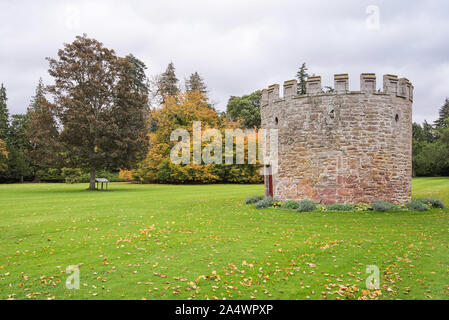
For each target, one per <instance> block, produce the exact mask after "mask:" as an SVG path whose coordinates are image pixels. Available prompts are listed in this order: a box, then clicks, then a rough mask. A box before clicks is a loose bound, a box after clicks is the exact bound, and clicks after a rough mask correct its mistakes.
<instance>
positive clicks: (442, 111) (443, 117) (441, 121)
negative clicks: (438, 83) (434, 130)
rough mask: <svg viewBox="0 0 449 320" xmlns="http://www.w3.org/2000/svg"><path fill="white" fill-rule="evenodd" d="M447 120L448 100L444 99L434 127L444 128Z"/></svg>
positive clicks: (448, 111) (448, 115) (448, 112)
mask: <svg viewBox="0 0 449 320" xmlns="http://www.w3.org/2000/svg"><path fill="white" fill-rule="evenodd" d="M448 118H449V99H448V98H446V100H445V101H444V105H443V106H442V107H441V108H440V112H439V117H438V120H436V121H435V126H436V127H440V128H443V127H446V126H447V125H446V123H445V120H447V119H448Z"/></svg>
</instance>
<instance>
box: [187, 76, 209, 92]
mask: <svg viewBox="0 0 449 320" xmlns="http://www.w3.org/2000/svg"><path fill="white" fill-rule="evenodd" d="M186 90H187V91H195V90H198V91H199V92H201V93H202V94H206V93H207V86H206V84H205V83H204V79H203V78H202V77H201V76H200V75H199V74H198V72H195V73H192V74H191V75H190V77H189V79H187V80H186Z"/></svg>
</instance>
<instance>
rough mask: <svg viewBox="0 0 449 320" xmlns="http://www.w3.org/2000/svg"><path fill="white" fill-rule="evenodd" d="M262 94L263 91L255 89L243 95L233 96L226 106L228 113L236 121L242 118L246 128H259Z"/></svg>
mask: <svg viewBox="0 0 449 320" xmlns="http://www.w3.org/2000/svg"><path fill="white" fill-rule="evenodd" d="M261 95H262V93H261V91H255V92H253V93H251V94H248V95H243V96H241V97H231V98H230V99H229V101H228V105H227V106H226V113H227V114H228V115H229V116H230V117H231V119H232V120H234V121H236V120H239V119H241V120H242V121H243V126H244V127H245V128H254V127H258V128H259V127H260V125H261V118H260V98H261Z"/></svg>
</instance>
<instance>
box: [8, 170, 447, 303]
mask: <svg viewBox="0 0 449 320" xmlns="http://www.w3.org/2000/svg"><path fill="white" fill-rule="evenodd" d="M85 188H86V185H81V184H79V185H65V184H36V185H34V184H24V185H18V184H17V185H0V299H7V298H14V299H27V298H31V299H48V298H51V299H142V298H146V299H187V298H193V299H207V298H209V299H223V298H226V299H250V298H252V299H277V298H280V299H337V298H338V299H345V298H359V297H367V298H375V297H376V295H378V294H379V292H376V291H374V290H373V291H371V292H367V291H362V290H365V289H366V286H365V280H366V278H367V277H368V274H366V267H367V266H368V265H376V266H378V268H379V269H380V278H381V280H380V286H381V290H380V293H381V295H380V298H381V299H396V298H400V299H448V298H449V215H448V212H447V210H433V211H430V212H423V213H415V212H397V213H378V212H368V213H329V212H327V213H322V212H313V213H297V212H294V211H284V210H280V209H267V210H260V211H259V210H256V209H254V207H253V206H247V205H244V203H243V200H244V199H245V198H246V197H247V196H248V195H253V194H260V193H262V192H263V186H261V185H255V186H254V185H253V186H248V185H210V186H167V185H132V184H112V185H111V191H109V192H89V191H85V190H84V189H85ZM413 192H414V196H415V197H429V196H433V197H439V198H441V199H442V200H443V201H445V203H447V204H449V179H444V178H426V179H424V178H421V179H416V180H414V184H413ZM69 265H80V279H81V281H80V283H81V288H80V289H79V290H68V289H67V288H66V287H65V281H66V278H67V276H68V274H66V273H65V269H66V267H67V266H69Z"/></svg>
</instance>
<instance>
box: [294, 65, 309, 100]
mask: <svg viewBox="0 0 449 320" xmlns="http://www.w3.org/2000/svg"><path fill="white" fill-rule="evenodd" d="M308 76H309V74H308V73H307V67H306V63H305V62H304V63H303V64H302V65H301V67H300V68H299V70H298V72H297V73H296V78H297V79H298V94H306V93H307V92H306V91H307V77H308Z"/></svg>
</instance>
